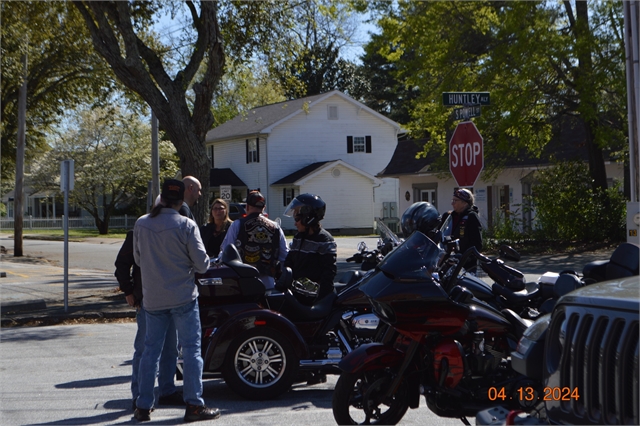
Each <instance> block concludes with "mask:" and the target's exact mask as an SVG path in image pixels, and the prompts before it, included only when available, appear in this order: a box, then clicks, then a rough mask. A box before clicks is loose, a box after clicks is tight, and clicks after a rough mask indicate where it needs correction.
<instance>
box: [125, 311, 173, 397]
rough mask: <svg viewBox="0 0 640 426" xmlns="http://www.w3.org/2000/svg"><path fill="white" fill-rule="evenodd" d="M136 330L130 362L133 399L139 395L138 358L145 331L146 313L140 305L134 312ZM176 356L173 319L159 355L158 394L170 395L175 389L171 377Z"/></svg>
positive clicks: (140, 353)
mask: <svg viewBox="0 0 640 426" xmlns="http://www.w3.org/2000/svg"><path fill="white" fill-rule="evenodd" d="M136 322H137V323H138V331H137V332H136V339H135V340H134V341H133V361H132V362H131V370H132V371H131V395H132V396H133V399H134V400H135V399H136V398H138V395H139V391H138V388H139V384H138V375H139V372H140V359H142V352H144V336H145V334H146V333H147V320H146V313H145V311H144V309H143V308H142V307H141V308H140V309H138V312H137V313H136ZM177 358H178V335H177V334H176V326H175V325H174V324H173V320H171V321H170V323H169V328H168V329H167V335H166V337H165V339H164V346H163V347H162V354H161V355H160V367H159V371H158V387H159V391H160V396H165V395H171V394H172V393H174V392H175V391H176V385H175V383H174V381H173V377H174V375H175V374H176V359H177Z"/></svg>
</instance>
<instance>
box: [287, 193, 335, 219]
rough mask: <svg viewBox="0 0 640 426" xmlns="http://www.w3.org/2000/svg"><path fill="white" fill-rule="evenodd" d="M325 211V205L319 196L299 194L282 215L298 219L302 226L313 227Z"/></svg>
mask: <svg viewBox="0 0 640 426" xmlns="http://www.w3.org/2000/svg"><path fill="white" fill-rule="evenodd" d="M326 210H327V205H326V204H325V202H324V201H322V198H320V197H319V196H317V195H314V194H300V195H298V196H297V197H296V198H294V199H293V200H292V201H291V202H290V203H289V205H288V206H287V208H286V209H285V211H284V215H285V216H288V217H294V218H295V219H296V220H297V219H299V220H300V222H301V223H302V225H304V226H313V225H317V224H318V223H320V221H321V220H322V219H323V218H324V213H325V211H326Z"/></svg>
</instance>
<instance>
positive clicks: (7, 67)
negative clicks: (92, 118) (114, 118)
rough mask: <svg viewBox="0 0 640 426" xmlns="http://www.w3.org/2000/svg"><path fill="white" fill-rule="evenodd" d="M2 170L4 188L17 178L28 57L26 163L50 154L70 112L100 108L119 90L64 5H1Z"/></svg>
mask: <svg viewBox="0 0 640 426" xmlns="http://www.w3.org/2000/svg"><path fill="white" fill-rule="evenodd" d="M0 14H1V15H2V17H3V18H4V19H2V26H1V27H0V31H1V37H0V47H1V49H2V54H1V55H0V57H1V69H2V73H0V85H1V90H0V116H1V117H2V124H1V126H2V127H1V130H2V131H1V133H2V137H1V143H2V147H1V152H2V156H1V162H2V163H1V165H2V181H3V184H4V183H5V182H6V181H9V180H10V179H12V178H13V174H14V171H15V160H16V140H17V136H16V135H17V129H18V91H19V89H20V86H21V85H22V82H23V77H22V63H21V61H20V58H21V56H22V55H23V54H27V56H28V76H27V123H26V128H27V132H26V151H25V155H26V157H27V158H26V160H27V162H28V161H29V160H30V159H31V158H34V157H36V156H38V155H39V154H40V153H41V152H42V151H43V150H45V149H46V134H47V131H48V130H49V128H50V126H53V125H55V124H56V123H58V122H59V121H60V120H61V118H62V117H63V115H64V112H65V111H66V110H68V109H73V108H74V107H75V106H76V105H79V104H82V103H85V102H96V103H100V102H101V101H103V100H104V99H105V97H106V96H107V95H108V94H109V93H110V91H111V90H112V89H113V86H114V80H113V78H112V73H111V71H110V70H109V68H108V67H107V66H106V64H105V63H104V61H103V60H102V59H101V58H100V57H99V56H98V55H96V54H95V52H94V50H93V46H92V45H91V42H90V40H89V34H88V32H87V30H86V27H85V26H84V25H82V20H81V19H80V16H79V14H78V12H77V10H76V9H75V8H73V7H70V5H69V4H68V3H65V2H40V1H33V2H22V1H3V2H1V3H0Z"/></svg>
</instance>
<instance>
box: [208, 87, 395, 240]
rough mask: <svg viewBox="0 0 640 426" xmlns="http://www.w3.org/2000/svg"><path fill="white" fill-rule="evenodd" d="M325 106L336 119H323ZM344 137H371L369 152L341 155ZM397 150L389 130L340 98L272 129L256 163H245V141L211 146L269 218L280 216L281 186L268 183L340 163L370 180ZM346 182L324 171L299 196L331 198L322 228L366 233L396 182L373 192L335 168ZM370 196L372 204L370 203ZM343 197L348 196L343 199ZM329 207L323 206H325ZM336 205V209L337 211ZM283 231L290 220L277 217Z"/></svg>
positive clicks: (385, 183) (219, 164)
mask: <svg viewBox="0 0 640 426" xmlns="http://www.w3.org/2000/svg"><path fill="white" fill-rule="evenodd" d="M328 105H337V107H338V119H337V120H329V118H328V108H327V106H328ZM347 136H362V137H365V136H371V147H372V149H371V153H352V154H348V153H347ZM396 145H397V134H396V130H395V128H394V127H393V126H392V125H391V124H389V123H387V122H385V121H384V120H381V119H380V118H379V117H376V116H375V115H373V114H371V113H369V112H367V111H366V110H365V109H361V108H359V107H358V106H357V105H354V104H352V103H350V102H347V101H346V100H344V99H343V98H342V97H340V96H337V95H335V96H331V97H330V98H328V99H326V100H324V101H323V102H321V103H319V104H316V105H314V106H313V107H312V108H310V109H309V110H308V111H307V112H303V113H300V114H298V115H296V116H295V117H292V118H290V119H288V120H285V121H283V122H282V123H280V124H279V125H277V126H275V127H274V128H273V129H272V131H271V133H270V134H269V135H268V139H267V140H264V139H261V141H260V163H258V164H254V163H251V164H246V154H245V139H238V140H235V141H232V142H217V143H215V154H214V163H215V164H214V165H215V167H216V168H230V169H232V170H233V171H234V172H235V173H236V175H238V177H239V178H240V179H242V180H243V181H244V182H245V183H246V184H247V186H248V187H249V188H258V187H259V188H260V189H261V191H262V192H263V194H264V195H265V197H267V212H268V213H269V217H271V218H273V219H275V218H276V217H279V216H282V213H283V211H284V206H283V205H282V204H283V203H282V187H274V188H271V187H270V185H271V184H272V183H273V182H276V181H278V180H279V179H281V178H283V177H285V176H287V175H289V174H291V173H293V172H295V171H297V170H300V169H301V168H303V167H305V166H308V165H310V164H313V163H317V162H322V161H333V160H342V161H344V162H345V163H348V164H351V165H353V166H354V167H356V168H358V169H360V170H362V171H364V172H366V173H368V174H370V175H373V176H375V175H376V174H378V173H379V172H380V171H382V170H383V169H384V168H385V167H386V166H387V164H388V163H389V161H390V160H391V156H392V155H393V152H394V150H395V148H396ZM341 169H342V171H343V172H344V173H342V175H344V176H351V178H350V179H346V177H345V178H340V179H336V178H333V177H332V175H331V173H330V171H327V172H325V173H322V174H321V175H320V176H317V177H316V178H314V179H313V182H311V181H309V182H307V183H306V184H305V186H304V187H303V188H300V191H301V192H302V193H304V192H312V193H318V195H320V196H321V197H322V198H323V199H325V195H327V196H330V197H332V198H333V197H336V201H338V202H335V203H331V205H330V207H329V209H339V214H337V212H336V214H334V213H328V216H327V220H328V223H327V224H325V226H326V227H328V228H371V227H372V226H373V221H374V217H377V216H381V215H382V203H383V202H389V201H391V202H394V201H395V202H397V201H398V200H397V196H398V195H397V194H398V183H397V179H392V178H387V179H383V184H382V185H381V186H379V187H376V188H374V184H373V182H372V181H371V180H370V179H367V178H366V177H364V176H362V175H359V174H357V173H355V172H353V171H350V170H348V169H346V168H344V167H342V168H341ZM374 193H375V202H374ZM345 194H348V195H345ZM327 204H329V203H327ZM338 206H339V207H338ZM282 219H283V226H284V227H285V229H287V228H289V229H290V228H292V227H293V223H291V224H290V226H286V224H287V221H290V220H291V219H288V218H282Z"/></svg>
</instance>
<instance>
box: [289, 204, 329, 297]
mask: <svg viewBox="0 0 640 426" xmlns="http://www.w3.org/2000/svg"><path fill="white" fill-rule="evenodd" d="M325 211H326V204H325V202H324V201H323V200H322V198H320V197H319V196H317V195H314V194H301V195H298V196H297V197H296V198H294V199H293V200H292V201H291V203H290V204H289V206H287V208H286V210H285V212H284V215H285V216H290V217H293V218H294V220H295V226H296V229H297V230H298V232H297V233H296V235H295V236H294V237H293V241H292V242H291V247H290V249H289V254H288V255H287V258H286V259H285V261H284V266H287V267H289V268H291V271H292V273H293V278H294V279H296V280H299V279H302V278H307V279H309V280H311V281H313V282H315V283H317V284H318V295H317V296H316V300H320V299H322V298H323V297H325V296H326V295H328V294H330V293H332V292H333V280H334V278H335V276H336V272H337V266H336V258H337V246H336V242H335V240H334V239H333V236H331V234H330V233H329V232H328V231H327V230H325V229H323V228H322V226H321V225H320V221H321V220H322V219H323V218H324V214H325Z"/></svg>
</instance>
